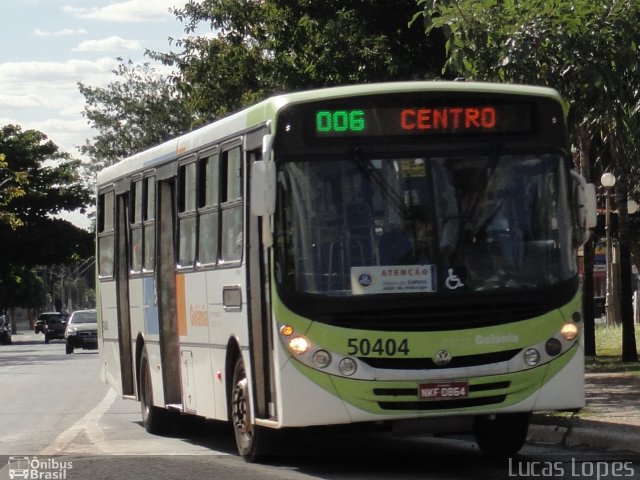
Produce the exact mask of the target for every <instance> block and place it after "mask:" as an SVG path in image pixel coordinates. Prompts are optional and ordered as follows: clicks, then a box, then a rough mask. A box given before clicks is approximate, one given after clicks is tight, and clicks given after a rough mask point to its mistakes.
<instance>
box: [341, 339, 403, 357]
mask: <svg viewBox="0 0 640 480" xmlns="http://www.w3.org/2000/svg"><path fill="white" fill-rule="evenodd" d="M347 345H348V347H349V349H348V352H347V354H348V355H364V356H367V355H372V354H373V355H379V356H383V355H386V356H390V357H391V356H394V355H397V354H400V353H401V354H403V355H409V340H408V339H406V338H403V339H402V340H396V339H395V338H377V339H375V340H370V339H368V338H349V339H347Z"/></svg>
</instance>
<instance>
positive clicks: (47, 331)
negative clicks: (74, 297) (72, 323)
mask: <svg viewBox="0 0 640 480" xmlns="http://www.w3.org/2000/svg"><path fill="white" fill-rule="evenodd" d="M38 325H40V331H41V332H42V333H44V343H49V340H55V339H64V331H65V329H66V328H67V315H65V314H64V313H60V312H45V313H41V314H40V316H39V317H38V321H37V322H36V331H38Z"/></svg>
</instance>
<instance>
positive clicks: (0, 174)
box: [0, 153, 29, 228]
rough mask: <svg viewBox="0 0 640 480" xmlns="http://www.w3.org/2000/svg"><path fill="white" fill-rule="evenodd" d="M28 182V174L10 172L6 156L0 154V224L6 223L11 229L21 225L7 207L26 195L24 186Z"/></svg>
mask: <svg viewBox="0 0 640 480" xmlns="http://www.w3.org/2000/svg"><path fill="white" fill-rule="evenodd" d="M28 181H29V180H28V178H27V174H26V172H14V171H13V170H10V169H9V163H8V162H7V161H6V156H5V155H4V154H2V153H0V223H6V224H8V225H9V226H11V228H17V227H19V226H20V225H21V222H20V220H19V219H18V218H17V217H16V215H15V213H13V212H8V211H6V207H7V205H8V204H9V203H10V202H11V201H12V200H13V199H14V198H18V197H21V196H22V195H24V189H23V188H22V185H24V184H26V183H28Z"/></svg>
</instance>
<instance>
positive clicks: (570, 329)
mask: <svg viewBox="0 0 640 480" xmlns="http://www.w3.org/2000/svg"><path fill="white" fill-rule="evenodd" d="M579 333H580V330H579V329H578V326H577V325H576V324H575V323H565V324H564V325H563V326H562V328H561V329H560V335H562V338H564V339H565V340H567V341H571V340H574V339H575V338H576V337H577V336H578V334H579Z"/></svg>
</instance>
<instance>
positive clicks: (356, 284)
mask: <svg viewBox="0 0 640 480" xmlns="http://www.w3.org/2000/svg"><path fill="white" fill-rule="evenodd" d="M278 183H279V186H278V192H279V193H278V198H279V200H278V201H279V209H278V210H279V214H278V219H277V227H276V242H277V244H276V246H277V253H276V255H277V258H276V279H277V281H278V283H279V284H280V285H282V286H283V287H285V288H287V289H289V290H291V291H297V292H304V293H311V294H318V295H329V296H351V295H367V294H385V293H396V294H399V293H407V294H410V293H413V294H428V295H437V294H439V293H443V292H447V293H449V294H455V293H460V294H469V292H480V291H496V290H513V289H531V288H538V287H543V286H550V285H553V284H555V283H558V282H560V281H563V280H567V279H569V278H572V277H574V276H575V275H576V271H577V266H576V260H575V251H574V245H573V239H572V214H571V209H570V206H569V204H568V201H567V199H568V198H569V197H570V195H568V192H567V188H568V179H567V169H566V164H565V159H564V158H563V157H562V156H561V155H559V154H552V153H549V154H516V153H500V152H494V153H488V154H485V155H478V154H477V153H474V154H455V155H447V156H445V155H440V156H438V155H435V156H430V157H426V156H425V157H420V156H416V155H411V156H409V155H406V154H402V155H398V156H392V155H391V156H385V157H384V158H375V157H374V156H371V158H364V156H363V155H355V154H354V156H352V157H350V158H335V157H333V158H328V159H326V160H321V159H317V157H315V158H314V159H313V161H311V160H306V159H300V158H299V157H298V158H295V159H292V160H290V161H286V162H284V163H282V164H281V165H280V173H279V176H278Z"/></svg>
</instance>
